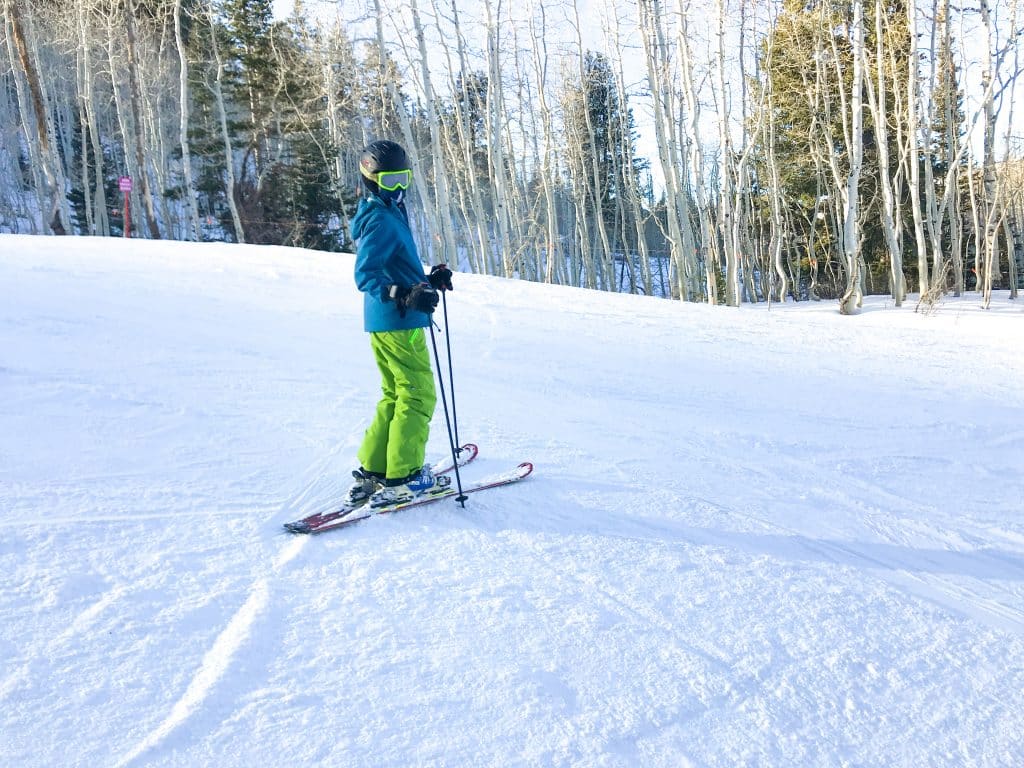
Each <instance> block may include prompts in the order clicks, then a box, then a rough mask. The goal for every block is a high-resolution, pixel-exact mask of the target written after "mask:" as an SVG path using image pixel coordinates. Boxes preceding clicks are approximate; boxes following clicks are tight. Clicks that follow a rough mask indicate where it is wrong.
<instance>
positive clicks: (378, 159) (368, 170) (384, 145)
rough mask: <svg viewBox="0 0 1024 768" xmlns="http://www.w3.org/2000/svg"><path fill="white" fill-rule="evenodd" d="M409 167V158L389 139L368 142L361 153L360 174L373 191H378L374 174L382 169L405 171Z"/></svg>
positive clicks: (364, 182)
mask: <svg viewBox="0 0 1024 768" xmlns="http://www.w3.org/2000/svg"><path fill="white" fill-rule="evenodd" d="M407 168H409V158H408V156H407V155H406V154H405V150H404V149H402V145H401V144H397V143H395V142H393V141H388V140H387V139H382V140H380V141H374V142H372V143H371V144H367V145H366V147H365V148H364V149H363V151H362V152H361V153H360V154H359V175H360V176H362V179H363V184H365V185H366V188H367V189H369V190H370V191H371V192H378V191H379V190H378V187H377V182H376V181H374V176H375V175H376V174H377V173H378V172H380V171H404V170H406V169H407Z"/></svg>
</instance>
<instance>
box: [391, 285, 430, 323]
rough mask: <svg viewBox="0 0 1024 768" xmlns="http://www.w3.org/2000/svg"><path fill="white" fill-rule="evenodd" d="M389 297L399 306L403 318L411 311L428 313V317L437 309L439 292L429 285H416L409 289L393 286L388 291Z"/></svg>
mask: <svg viewBox="0 0 1024 768" xmlns="http://www.w3.org/2000/svg"><path fill="white" fill-rule="evenodd" d="M388 296H390V297H391V300H392V301H394V302H395V304H397V305H398V313H399V314H400V315H401V316H402V317H405V313H406V312H407V311H408V310H410V309H414V310H416V311H417V312H426V313H427V314H428V315H429V314H431V313H433V311H434V310H435V309H437V302H438V296H437V291H435V290H434V289H433V288H431V287H430V286H429V285H428V284H427V283H416V285H412V286H409V287H408V288H402V287H400V286H397V285H392V286H391V288H390V289H388Z"/></svg>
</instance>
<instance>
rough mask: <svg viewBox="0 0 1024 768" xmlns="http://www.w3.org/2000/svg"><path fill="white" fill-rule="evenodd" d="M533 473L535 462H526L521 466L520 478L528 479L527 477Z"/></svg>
mask: <svg viewBox="0 0 1024 768" xmlns="http://www.w3.org/2000/svg"><path fill="white" fill-rule="evenodd" d="M532 472H533V462H532V461H524V462H523V463H522V464H520V465H519V476H520V477H526V476H527V475H529V474H531V473H532Z"/></svg>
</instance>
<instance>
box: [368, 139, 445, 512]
mask: <svg viewBox="0 0 1024 768" xmlns="http://www.w3.org/2000/svg"><path fill="white" fill-rule="evenodd" d="M359 172H360V177H361V179H362V184H363V189H364V191H365V195H364V197H363V199H362V200H361V201H360V202H359V207H358V210H357V211H356V215H355V217H354V218H353V219H352V227H351V229H352V237H353V238H354V239H355V240H356V241H357V246H356V266H355V280H356V285H357V286H358V288H359V290H360V291H362V292H363V324H364V328H365V330H366V331H368V332H369V334H370V347H371V349H372V350H373V354H374V358H375V359H376V362H377V367H378V369H379V370H380V374H381V390H382V397H381V399H380V402H379V403H378V404H377V410H376V412H375V414H374V417H373V421H372V422H371V424H370V427H369V428H368V429H367V430H366V435H365V436H364V437H363V443H362V446H361V447H360V448H359V453H358V459H359V462H360V467H359V469H357V470H355V471H354V472H353V473H352V474H353V476H354V477H355V479H356V482H355V483H354V484H353V485H352V487H351V488H350V489H349V492H348V501H349V503H352V504H359V503H362V502H368V503H369V504H370V506H374V507H378V506H385V505H390V504H397V503H401V502H404V501H408V500H410V499H412V498H413V497H415V496H418V495H419V494H422V493H424V492H426V491H427V490H429V489H430V488H432V487H434V485H435V484H436V483H437V478H435V477H434V475H433V473H432V472H431V470H430V466H429V465H425V464H424V456H425V453H426V445H427V438H428V436H429V434H430V420H431V417H432V416H433V414H434V405H435V402H436V395H435V392H434V373H433V369H432V367H431V365H430V355H429V354H428V352H427V341H426V334H425V333H424V330H423V329H424V328H426V327H427V326H429V325H430V323H431V315H432V314H433V312H434V310H435V309H436V308H437V303H438V294H437V292H438V291H439V290H441V291H443V290H451V288H452V283H451V279H452V273H451V270H449V269H448V267H447V266H446V265H444V264H438V265H437V266H435V267H434V268H433V269H431V271H430V274H429V275H426V274H424V272H423V264H422V263H421V262H420V259H419V255H418V254H417V251H416V243H415V242H414V241H413V237H412V232H411V231H410V229H409V219H408V214H407V213H406V209H405V203H404V198H405V192H406V190H408V189H409V186H410V185H411V183H412V169H411V167H410V163H409V160H408V157H407V156H406V153H405V150H404V149H403V148H402V147H401V146H400V145H398V144H396V143H395V142H393V141H375V142H373V143H371V144H369V145H368V146H367V147H366V148H365V149H364V150H363V151H362V154H361V155H360V158H359Z"/></svg>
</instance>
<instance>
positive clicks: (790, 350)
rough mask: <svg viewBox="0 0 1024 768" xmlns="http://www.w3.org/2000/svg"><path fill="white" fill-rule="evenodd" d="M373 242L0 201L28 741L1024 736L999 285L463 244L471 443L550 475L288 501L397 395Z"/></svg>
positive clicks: (966, 747)
mask: <svg viewBox="0 0 1024 768" xmlns="http://www.w3.org/2000/svg"><path fill="white" fill-rule="evenodd" d="M72 245H73V247H69V246H72ZM351 268H352V262H351V257H349V256H339V255H336V254H316V253H310V252H304V251H298V250H291V249H277V248H265V247H236V246H227V245H215V244H209V245H192V244H187V243H147V242H137V241H131V242H123V241H112V240H93V239H89V238H78V239H75V240H68V239H65V238H29V237H13V236H0V286H2V290H3V301H0V574H3V575H2V578H3V580H4V582H3V590H2V591H0V658H4V659H5V661H6V664H5V667H4V669H3V670H2V671H0V763H2V764H4V765H7V764H10V765H19V766H51V765H58V764H60V765H69V766H72V765H81V766H96V765H111V766H115V765H116V766H133V767H138V766H191V765H213V764H216V765H224V766H232V765H282V766H283V765H289V766H291V765H379V766H406V765H431V766H435V765H436V766H456V765H458V766H461V765H474V766H477V765H479V766H508V765H523V766H596V765H601V766H666V767H668V766H671V767H672V768H675V767H676V766H738V765H743V766H781V765H787V766H788V765H807V766H819V765H821V766H824V765H828V766H854V765H894V766H914V767H915V768H917V766H922V765H928V766H1007V767H1012V768H1018V767H1019V766H1020V765H1024V736H1022V734H1024V694H1022V691H1024V669H1022V667H1021V665H1020V663H1019V660H1020V659H1021V658H1024V523H1022V522H1021V519H1020V509H1021V504H1022V502H1024V431H1022V430H1021V425H1022V424H1024V393H1022V391H1021V390H1020V387H1019V382H1020V381H1021V380H1024V360H1022V359H1021V356H1020V353H1019V349H1018V346H1019V339H1020V336H1021V330H1022V329H1024V312H1022V311H1021V309H1020V307H1019V306H1017V305H1015V304H1014V303H1013V302H1009V301H1007V300H1006V298H1005V294H1004V295H1003V296H1002V297H1000V298H998V299H997V301H996V302H995V303H994V305H993V308H992V310H990V311H988V312H982V311H980V310H979V309H978V308H977V306H976V305H977V299H976V298H971V297H967V298H965V299H961V300H953V299H947V300H946V301H944V302H943V303H942V305H941V306H940V307H939V309H938V311H937V312H935V313H933V314H930V315H927V316H925V315H919V314H915V313H914V312H913V309H912V307H913V302H912V300H911V301H908V302H907V305H908V306H906V307H904V308H902V309H895V308H893V307H892V306H891V302H890V301H887V300H885V299H875V298H872V299H869V300H868V301H867V303H866V305H865V310H864V312H863V313H862V314H860V315H858V316H857V317H852V318H844V317H840V316H839V315H838V313H837V312H836V310H835V307H834V305H827V304H819V305H798V306H794V305H784V306H778V305H776V306H774V307H773V308H772V309H771V310H770V311H768V310H767V309H766V308H764V307H742V308H740V309H738V310H733V309H725V308H713V307H706V306H694V305H683V304H679V303H675V302H666V301H658V300H650V299H642V298H638V297H629V296H619V295H608V294H601V293H594V292H589V291H582V290H578V289H569V288H559V287H554V286H542V285H536V284H529V283H520V282H510V281H507V280H501V279H496V278H486V277H480V276H474V275H465V274H459V275H457V276H456V289H455V291H454V292H453V293H452V294H450V296H449V297H448V309H449V317H450V323H451V327H450V330H451V332H452V337H453V350H452V351H453V358H454V365H455V367H456V387H457V396H458V407H459V424H460V432H461V434H460V436H459V437H460V439H461V440H462V441H467V440H470V441H472V442H475V443H477V444H479V445H480V447H481V455H480V457H479V459H477V461H476V462H474V464H473V465H471V466H470V467H468V468H467V469H466V470H465V471H464V479H465V480H467V481H468V480H474V479H478V478H480V477H484V476H487V475H490V474H493V473H495V472H501V471H503V470H505V469H507V468H508V467H509V466H513V465H515V464H517V463H518V462H519V461H521V460H524V459H529V460H532V461H533V462H534V464H535V466H536V470H535V473H534V475H533V476H532V477H531V478H529V479H528V480H526V481H525V482H523V483H521V484H518V485H515V486H512V487H510V488H505V489H500V490H494V491H488V492H485V493H482V494H479V495H477V496H474V497H472V498H471V500H470V501H469V502H467V505H466V507H465V509H462V508H460V507H459V506H457V505H456V504H448V503H444V502H442V503H439V504H437V505H433V506H431V507H426V508H423V509H419V510H409V511H407V512H402V513H399V514H396V515H393V516H384V517H381V518H374V519H371V520H368V521H366V522H364V523H360V524H358V525H355V526H352V527H351V528H348V529H343V530H339V531H335V532H329V533H326V534H324V535H322V536H319V537H294V536H289V535H287V534H285V533H283V532H282V531H281V529H280V526H281V524H282V523H283V522H285V521H287V520H292V519H296V518H298V517H302V516H304V515H307V514H310V513H312V512H315V511H326V510H327V509H329V508H331V507H332V506H334V504H336V503H337V500H338V499H339V498H340V497H341V496H342V495H343V493H344V491H345V488H346V487H347V485H348V472H349V470H350V469H351V468H352V466H353V465H354V461H355V459H354V454H355V451H356V448H357V446H358V444H359V441H360V439H361V437H362V431H363V429H364V428H365V426H366V424H367V421H368V418H369V416H370V414H371V412H372V408H373V404H374V402H375V400H376V397H377V393H376V387H377V378H376V371H375V370H374V369H373V366H372V360H371V358H370V356H369V352H368V349H367V344H366V339H365V335H364V334H362V332H361V331H360V327H361V305H360V303H359V296H358V294H357V292H356V291H355V289H354V287H353V286H352V284H351V283H352V281H351ZM442 352H443V350H442ZM446 385H447V380H446ZM439 414H440V408H439ZM446 451H447V436H446V434H445V432H444V428H443V422H442V421H440V418H439V420H437V421H435V423H434V425H433V436H432V440H431V448H430V454H431V458H435V457H439V456H441V455H443V454H445V453H446Z"/></svg>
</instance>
